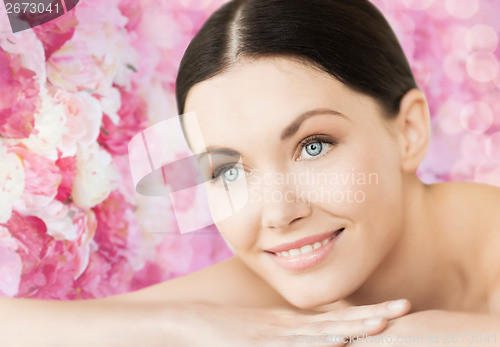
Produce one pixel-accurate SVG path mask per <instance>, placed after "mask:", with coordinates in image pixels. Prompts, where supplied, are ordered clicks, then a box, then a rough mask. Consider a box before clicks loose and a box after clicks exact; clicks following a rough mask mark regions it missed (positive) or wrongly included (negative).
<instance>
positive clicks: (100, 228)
mask: <svg viewBox="0 0 500 347" xmlns="http://www.w3.org/2000/svg"><path fill="white" fill-rule="evenodd" d="M92 210H93V211H94V213H95V215H96V218H97V230H96V233H95V236H94V241H95V242H96V244H97V245H98V246H99V253H100V254H102V255H103V256H104V257H106V259H108V260H109V261H111V262H114V261H116V260H118V259H120V258H124V259H128V258H131V257H133V256H135V254H136V252H137V251H136V249H137V247H138V245H139V243H140V242H141V233H140V228H139V225H138V223H137V221H136V219H135V216H134V214H133V206H132V205H131V204H130V203H129V202H127V201H126V200H125V199H124V197H123V195H122V194H121V193H120V192H118V191H117V190H114V191H112V192H111V193H110V194H109V196H108V198H107V199H106V200H104V201H103V202H101V203H100V204H99V205H97V206H95V207H94V208H93V209H92Z"/></svg>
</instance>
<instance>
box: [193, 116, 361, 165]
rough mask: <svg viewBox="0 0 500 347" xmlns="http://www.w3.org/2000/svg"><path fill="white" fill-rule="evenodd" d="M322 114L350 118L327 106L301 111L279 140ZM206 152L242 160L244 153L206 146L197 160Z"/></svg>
mask: <svg viewBox="0 0 500 347" xmlns="http://www.w3.org/2000/svg"><path fill="white" fill-rule="evenodd" d="M322 114H331V115H334V116H340V117H344V118H345V119H347V120H349V121H350V120H351V119H350V118H348V117H347V116H346V115H344V114H343V113H340V112H338V111H335V110H332V109H329V108H316V109H313V110H309V111H306V112H304V113H301V114H300V115H299V116H297V117H296V118H295V120H294V121H293V122H292V123H290V125H288V126H287V127H286V128H285V129H283V131H282V132H281V136H280V140H281V141H284V140H286V139H287V138H289V137H292V136H293V135H294V134H295V133H296V132H297V131H298V130H299V128H300V126H301V125H302V123H303V122H304V121H305V120H306V119H308V118H310V117H313V116H318V115H322ZM208 153H210V154H221V155H227V156H237V157H241V158H242V159H243V160H244V159H245V155H244V154H241V153H240V152H238V151H236V150H234V149H230V148H226V147H218V146H208V147H206V151H205V152H203V153H200V154H198V155H197V157H198V160H201V159H202V158H206V157H207V156H208Z"/></svg>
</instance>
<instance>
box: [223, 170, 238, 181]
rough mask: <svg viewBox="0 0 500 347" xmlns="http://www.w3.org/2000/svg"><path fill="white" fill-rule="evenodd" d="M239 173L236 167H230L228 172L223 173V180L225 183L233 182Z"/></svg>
mask: <svg viewBox="0 0 500 347" xmlns="http://www.w3.org/2000/svg"><path fill="white" fill-rule="evenodd" d="M238 176H239V173H238V169H237V168H236V167H232V168H230V169H229V170H226V171H224V178H225V179H226V181H229V182H233V181H236V180H237V179H238Z"/></svg>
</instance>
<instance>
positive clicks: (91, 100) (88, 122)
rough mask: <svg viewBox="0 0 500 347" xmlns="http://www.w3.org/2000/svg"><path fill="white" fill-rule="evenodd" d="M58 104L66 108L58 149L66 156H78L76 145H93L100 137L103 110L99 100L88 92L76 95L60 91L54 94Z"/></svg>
mask: <svg viewBox="0 0 500 347" xmlns="http://www.w3.org/2000/svg"><path fill="white" fill-rule="evenodd" d="M54 99H55V100H56V102H58V103H60V104H62V105H63V107H64V111H65V112H64V113H65V115H66V123H65V124H64V133H63V136H62V139H61V142H60V143H59V146H58V148H59V149H60V150H61V151H62V152H63V154H64V156H73V155H75V154H76V144H77V143H79V144H82V145H85V146H88V145H91V144H93V143H94V142H95V140H96V139H97V136H98V135H99V127H100V126H101V120H102V108H101V104H100V103H99V100H97V99H96V98H95V97H93V96H92V95H91V94H90V93H89V92H87V91H80V92H76V93H71V92H67V91H65V90H64V89H58V90H57V91H56V92H55V94H54Z"/></svg>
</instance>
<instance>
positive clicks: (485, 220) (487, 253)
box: [453, 182, 500, 313]
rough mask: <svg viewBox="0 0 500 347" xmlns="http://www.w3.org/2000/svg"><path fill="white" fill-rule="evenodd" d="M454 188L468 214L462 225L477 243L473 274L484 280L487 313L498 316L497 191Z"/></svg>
mask: <svg viewBox="0 0 500 347" xmlns="http://www.w3.org/2000/svg"><path fill="white" fill-rule="evenodd" d="M453 188H457V190H458V193H459V196H460V197H461V199H460V200H461V203H462V204H463V205H464V206H465V207H466V208H467V209H468V210H469V213H467V215H468V219H467V222H466V224H465V225H467V226H468V228H467V229H468V230H470V231H471V232H472V233H473V235H474V238H475V239H476V240H477V243H476V246H475V247H476V248H477V250H478V254H479V256H478V261H479V263H478V265H479V267H478V269H477V270H476V271H477V273H478V275H479V276H481V277H482V278H484V279H486V285H487V301H488V309H489V311H490V312H491V313H500V188H499V187H496V186H492V185H486V184H478V183H465V182H460V183H457V184H456V185H455V186H454V187H453ZM457 203H458V201H457ZM471 244H472V243H471Z"/></svg>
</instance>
